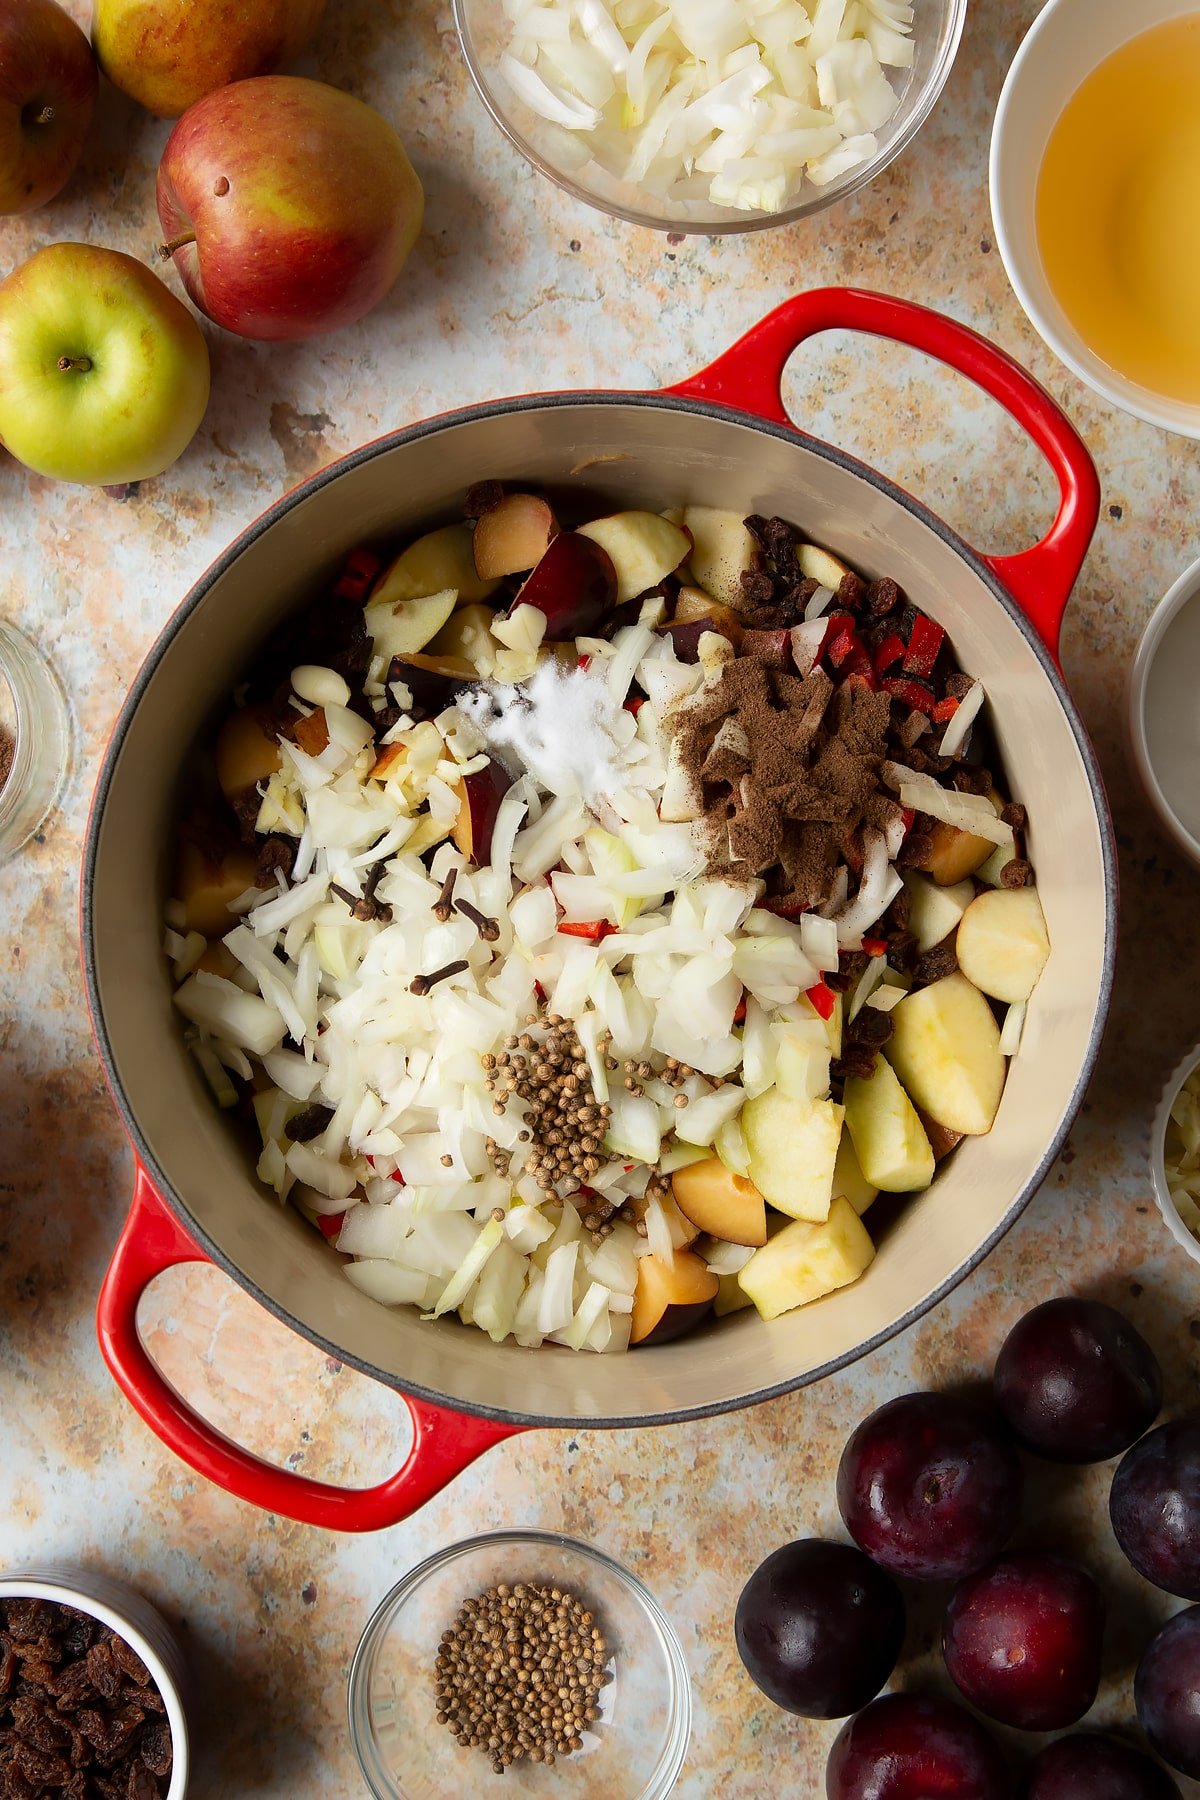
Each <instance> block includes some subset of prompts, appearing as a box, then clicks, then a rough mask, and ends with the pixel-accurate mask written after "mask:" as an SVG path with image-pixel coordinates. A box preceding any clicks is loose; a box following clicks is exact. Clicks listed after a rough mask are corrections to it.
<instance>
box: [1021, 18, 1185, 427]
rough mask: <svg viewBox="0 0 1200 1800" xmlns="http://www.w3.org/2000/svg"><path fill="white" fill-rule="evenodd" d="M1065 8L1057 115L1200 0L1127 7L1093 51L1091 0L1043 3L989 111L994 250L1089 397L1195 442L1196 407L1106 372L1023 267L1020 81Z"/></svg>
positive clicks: (1036, 323)
mask: <svg viewBox="0 0 1200 1800" xmlns="http://www.w3.org/2000/svg"><path fill="white" fill-rule="evenodd" d="M1072 6H1074V7H1077V8H1078V10H1079V14H1080V25H1079V32H1078V37H1079V39H1080V40H1081V42H1082V44H1083V45H1084V48H1083V49H1082V50H1081V51H1080V53H1079V58H1078V66H1077V67H1076V66H1074V65H1073V66H1072V67H1071V68H1069V69H1067V70H1066V71H1065V72H1064V75H1063V88H1062V93H1063V97H1062V102H1061V105H1060V113H1061V106H1062V105H1065V104H1066V102H1067V100H1069V99H1070V97H1071V95H1072V94H1074V93H1076V92H1077V91H1078V88H1079V86H1080V85H1081V83H1082V82H1084V81H1085V80H1086V79H1087V77H1088V76H1089V75H1090V74H1091V73H1092V72H1093V70H1095V69H1096V68H1098V67H1099V65H1100V64H1101V63H1102V62H1105V61H1106V60H1107V58H1108V57H1109V56H1110V55H1111V54H1112V53H1113V52H1114V50H1116V49H1119V48H1120V47H1121V46H1122V45H1123V44H1125V43H1129V42H1131V41H1132V40H1133V39H1134V38H1136V37H1140V36H1142V35H1143V33H1145V32H1146V31H1148V30H1152V29H1153V27H1154V26H1155V25H1156V24H1159V23H1164V22H1165V21H1166V20H1168V19H1171V18H1177V17H1180V16H1183V15H1185V14H1187V13H1192V12H1196V11H1200V0H1158V4H1156V5H1154V6H1152V8H1151V9H1150V14H1151V16H1149V17H1148V16H1146V9H1145V8H1138V7H1133V8H1130V9H1129V11H1128V20H1129V26H1128V30H1127V32H1126V33H1125V35H1124V36H1123V37H1122V38H1120V39H1119V40H1117V41H1115V42H1111V43H1110V42H1108V41H1107V40H1104V41H1103V47H1101V48H1098V49H1092V48H1091V47H1090V44H1091V39H1090V38H1089V32H1088V23H1089V16H1090V15H1089V8H1090V6H1091V0H1048V4H1047V5H1046V6H1045V7H1044V8H1043V9H1042V11H1041V12H1040V13H1039V14H1038V16H1037V18H1036V19H1035V20H1034V22H1033V24H1032V25H1031V26H1030V28H1029V30H1028V32H1027V33H1026V35H1025V37H1024V39H1023V41H1022V43H1021V46H1020V48H1019V49H1018V51H1017V54H1016V56H1015V57H1014V58H1013V61H1012V64H1011V65H1010V67H1009V71H1008V75H1007V76H1006V78H1005V82H1004V86H1003V88H1002V90H1001V93H1000V99H999V101H998V103H997V106H996V116H995V122H994V124H993V127H992V142H991V152H990V156H989V165H988V186H989V190H990V194H991V211H992V227H993V230H994V233H995V238H996V247H997V249H998V250H999V252H1000V257H1001V261H1002V262H1003V264H1004V268H1005V273H1006V274H1007V276H1008V279H1009V281H1010V283H1011V284H1012V288H1013V291H1014V292H1015V294H1016V296H1017V299H1018V300H1019V301H1020V303H1021V305H1022V307H1023V308H1024V311H1025V313H1026V315H1027V317H1028V318H1029V320H1030V323H1031V324H1032V325H1033V327H1034V329H1035V330H1036V331H1037V332H1038V334H1039V336H1040V337H1042V338H1043V339H1044V341H1045V342H1046V343H1047V344H1048V345H1049V347H1050V349H1051V350H1053V352H1054V354H1055V356H1057V357H1058V359H1059V361H1060V362H1062V363H1064V364H1065V365H1066V367H1067V368H1068V369H1070V370H1071V372H1072V374H1074V375H1077V376H1078V377H1079V379H1080V381H1082V382H1084V383H1085V384H1086V385H1087V386H1088V387H1089V388H1091V389H1092V391H1093V392H1094V393H1097V394H1099V395H1100V396H1101V397H1102V398H1103V399H1105V400H1107V401H1109V403H1110V404H1111V405H1113V406H1116V407H1118V408H1119V409H1120V410H1121V411H1122V412H1127V413H1131V414H1132V415H1133V416H1134V417H1135V418H1138V419H1144V420H1145V421H1146V423H1147V424H1149V425H1158V426H1160V427H1161V428H1162V429H1163V430H1164V431H1172V432H1177V433H1179V434H1180V435H1181V436H1184V437H1200V405H1189V404H1188V403H1187V402H1186V401H1177V400H1172V399H1171V398H1170V397H1169V396H1168V395H1165V394H1161V393H1158V392H1156V390H1155V389H1153V388H1148V387H1144V386H1142V384H1141V383H1140V382H1136V381H1133V380H1131V379H1130V378H1129V377H1127V376H1125V375H1122V374H1121V373H1120V371H1119V370H1116V369H1114V368H1112V367H1111V366H1110V365H1109V364H1108V363H1106V362H1105V361H1104V360H1103V358H1102V357H1100V356H1098V355H1096V354H1095V353H1094V352H1093V351H1091V350H1089V349H1088V347H1087V345H1086V343H1085V342H1084V340H1083V338H1082V337H1081V336H1080V335H1079V334H1078V333H1076V332H1075V331H1074V329H1073V328H1072V327H1071V326H1070V323H1069V321H1068V320H1067V319H1066V315H1065V314H1063V313H1062V312H1061V310H1060V309H1059V308H1058V306H1057V303H1056V302H1054V301H1053V298H1052V297H1051V304H1050V305H1049V306H1048V305H1047V304H1046V303H1045V300H1044V298H1043V296H1042V295H1041V294H1040V293H1039V292H1037V291H1036V289H1035V287H1034V286H1033V284H1032V283H1031V282H1030V280H1029V279H1028V278H1027V276H1026V273H1025V267H1026V265H1027V264H1028V263H1029V262H1030V261H1031V260H1032V261H1037V259H1038V251H1037V243H1036V237H1035V236H1034V234H1033V232H1032V229H1031V225H1030V220H1029V217H1028V216H1026V215H1025V211H1024V208H1023V207H1022V205H1021V200H1022V199H1024V198H1025V197H1026V193H1025V189H1024V187H1023V186H1022V189H1021V194H1020V196H1019V197H1018V195H1017V194H1015V193H1013V192H1010V182H1009V179H1008V176H1009V170H1010V167H1011V162H1012V159H1013V156H1014V154H1015V151H1016V145H1017V140H1021V141H1022V142H1027V140H1028V134H1029V117H1028V107H1027V106H1026V104H1025V102H1026V99H1027V95H1026V92H1025V87H1026V83H1027V82H1028V80H1029V79H1030V77H1031V72H1032V70H1033V68H1034V65H1035V63H1036V61H1037V59H1038V58H1039V57H1040V56H1042V55H1043V54H1047V53H1046V52H1045V51H1044V48H1043V40H1044V39H1045V38H1046V37H1047V36H1048V35H1049V34H1050V33H1052V32H1053V31H1054V30H1055V29H1056V28H1057V26H1058V24H1059V21H1060V16H1061V15H1062V14H1063V13H1064V12H1065V11H1067V10H1068V9H1069V8H1070V7H1072ZM1039 163H1040V158H1039ZM1031 240H1032V241H1031Z"/></svg>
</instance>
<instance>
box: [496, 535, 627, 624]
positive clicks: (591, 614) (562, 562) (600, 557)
mask: <svg viewBox="0 0 1200 1800" xmlns="http://www.w3.org/2000/svg"><path fill="white" fill-rule="evenodd" d="M486 516H488V517H490V516H491V515H490V514H489V515H486ZM480 522H481V523H482V520H481V521H480ZM616 597H617V572H616V570H615V568H614V567H613V561H612V558H611V556H610V555H609V554H608V551H607V550H605V549H604V548H603V546H602V545H600V544H597V543H594V542H593V540H592V539H591V538H589V537H584V536H583V534H582V533H581V532H578V531H563V532H560V533H559V535H558V536H557V537H556V538H555V539H554V541H553V543H552V544H550V546H549V548H548V549H547V550H546V551H545V552H544V554H543V555H542V558H541V560H540V561H539V562H538V563H537V565H536V566H535V568H534V569H533V571H532V573H531V574H530V576H529V579H528V580H527V581H526V583H525V585H524V586H523V587H522V588H521V590H520V592H519V593H518V595H517V599H516V602H515V604H516V605H518V606H536V607H537V609H538V611H539V612H540V613H544V614H545V616H546V636H547V637H548V638H558V639H562V638H575V637H585V636H586V635H587V634H588V632H590V631H593V630H594V629H595V627H596V626H597V625H599V623H600V621H601V620H602V619H603V618H604V616H605V614H606V613H608V612H611V610H612V608H613V606H614V605H615V603H616Z"/></svg>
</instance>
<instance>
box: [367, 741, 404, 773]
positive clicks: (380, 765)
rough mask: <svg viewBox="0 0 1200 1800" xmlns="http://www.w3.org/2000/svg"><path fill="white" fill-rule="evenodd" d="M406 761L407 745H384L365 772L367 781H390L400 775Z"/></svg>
mask: <svg viewBox="0 0 1200 1800" xmlns="http://www.w3.org/2000/svg"><path fill="white" fill-rule="evenodd" d="M407 761H408V746H407V744H385V745H384V746H383V749H382V750H381V751H380V752H379V755H378V756H377V757H376V758H375V761H374V762H373V763H372V764H371V767H370V768H369V769H368V770H367V780H368V781H390V780H391V779H392V777H393V776H395V775H399V774H400V772H401V770H402V769H403V767H404V765H405V763H406V762H407Z"/></svg>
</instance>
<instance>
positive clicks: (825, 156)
mask: <svg viewBox="0 0 1200 1800" xmlns="http://www.w3.org/2000/svg"><path fill="white" fill-rule="evenodd" d="M505 11H506V13H507V14H508V18H509V21H510V25H511V28H512V30H511V37H510V39H509V43H508V47H507V49H506V50H505V52H504V54H503V55H502V56H501V58H500V63H499V68H500V73H501V75H502V77H503V78H504V79H505V80H506V81H507V83H508V85H509V87H510V88H511V90H512V92H513V94H514V95H515V96H516V98H517V99H518V100H519V101H520V103H521V104H522V105H523V106H525V107H526V108H528V110H529V111H530V112H531V113H533V114H534V116H535V117H536V118H538V119H540V120H542V121H544V123H545V124H546V125H547V126H549V127H552V128H554V130H555V131H556V132H558V133H559V134H561V136H560V138H559V140H557V141H556V153H557V155H558V157H559V159H560V160H561V161H562V162H563V163H564V164H566V165H568V166H570V167H571V168H572V170H574V171H578V170H580V169H582V168H583V167H584V166H585V164H586V163H587V162H588V161H589V160H590V159H594V160H595V162H596V163H597V164H598V166H599V167H600V168H602V169H603V170H605V171H606V172H607V173H608V174H609V175H610V176H612V177H614V178H615V179H617V180H618V181H622V182H625V183H630V184H634V185H639V186H641V187H643V188H644V189H646V190H647V191H648V192H649V193H651V194H653V195H654V196H656V197H658V198H660V199H662V200H663V201H665V202H667V203H678V204H681V205H686V203H687V202H688V201H691V200H707V201H709V202H710V203H711V204H712V205H717V206H728V207H732V208H736V209H739V210H743V211H753V212H780V211H782V210H783V209H784V208H785V207H786V206H788V205H789V204H790V203H791V202H792V201H793V200H795V199H796V198H797V196H798V195H799V193H800V191H801V189H802V187H803V185H804V182H805V179H806V177H807V179H808V180H809V181H811V182H812V183H813V184H814V185H825V184H827V183H829V182H830V181H833V180H835V179H836V178H837V177H838V176H839V175H842V174H844V173H847V172H849V171H850V170H852V169H854V168H856V167H858V166H859V165H860V164H862V163H863V162H866V161H868V160H869V159H870V158H871V157H872V156H874V155H875V154H876V152H877V150H878V148H879V143H878V139H877V137H876V135H875V133H876V132H877V131H879V130H880V129H882V127H883V126H884V125H886V124H887V122H888V121H889V120H890V119H891V118H892V116H893V114H894V113H895V111H896V108H897V106H898V105H899V98H898V95H897V93H896V91H895V89H894V88H893V87H892V85H891V83H890V82H889V80H888V78H887V76H886V75H885V74H884V67H885V65H886V66H888V67H893V68H907V67H908V66H910V64H911V62H912V46H911V42H910V39H909V35H908V34H909V32H910V30H911V24H912V12H911V8H909V7H907V6H901V7H896V8H894V9H893V10H892V11H889V12H887V13H886V14H885V13H881V12H880V10H879V9H878V8H876V7H875V6H873V5H864V4H859V3H857V0H851V4H849V5H847V3H846V0H816V5H815V7H814V8H813V9H812V16H811V19H810V16H809V13H808V12H807V11H806V10H805V8H804V7H802V6H800V5H798V4H797V3H796V0H506V3H505ZM906 15H907V17H906ZM814 102H819V105H818V104H814ZM826 604H827V602H826ZM813 616H815V614H814V615H813Z"/></svg>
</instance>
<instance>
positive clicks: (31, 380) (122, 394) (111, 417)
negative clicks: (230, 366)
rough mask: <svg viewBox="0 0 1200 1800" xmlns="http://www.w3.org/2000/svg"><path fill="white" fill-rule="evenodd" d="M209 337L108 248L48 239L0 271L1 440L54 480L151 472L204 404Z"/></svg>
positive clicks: (136, 476) (159, 286)
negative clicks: (6, 272) (5, 273)
mask: <svg viewBox="0 0 1200 1800" xmlns="http://www.w3.org/2000/svg"><path fill="white" fill-rule="evenodd" d="M208 383H209V366H208V346H207V345H206V343H205V342H204V336H203V333H202V332H201V330H200V327H199V326H198V325H197V323H196V321H195V319H194V318H193V317H192V315H191V313H190V312H189V311H188V309H187V307H186V306H184V304H183V302H182V301H180V300H177V299H176V298H175V296H174V294H172V293H171V292H170V290H169V289H168V288H166V287H164V285H163V283H162V282H161V281H160V280H159V279H158V276H157V275H155V274H153V273H152V272H151V270H149V269H147V268H145V267H144V266H143V264H141V263H139V262H137V261H135V259H134V258H133V257H132V256H125V255H124V254H123V253H122V252H121V251H119V250H101V249H98V248H96V247H95V246H94V245H91V244H50V245H49V246H48V247H47V248H46V249H44V250H38V251H37V252H35V254H34V255H33V256H31V257H30V258H29V261H28V262H26V263H23V264H22V265H21V267H20V268H19V269H16V270H14V272H13V273H12V274H11V275H10V276H9V277H8V279H7V280H6V281H3V282H0V443H3V444H4V445H5V447H6V448H7V449H8V450H9V451H11V453H12V454H13V456H15V457H16V458H17V460H18V461H19V462H23V463H25V464H26V465H27V467H29V468H31V469H35V470H36V471H37V473H38V474H39V475H49V476H51V477H53V478H54V479H55V480H57V481H79V482H84V483H88V484H94V485H96V486H103V487H116V486H119V485H122V484H124V483H126V482H130V481H145V480H147V479H148V478H149V477H150V476H151V475H159V474H161V473H162V471H163V470H164V469H165V468H166V467H167V466H168V464H170V463H173V462H174V461H175V458H176V457H177V456H179V455H180V454H181V452H182V451H184V450H185V449H186V448H187V446H188V444H189V443H190V442H191V440H192V438H193V437H194V436H195V433H196V431H197V429H198V427H199V424H200V421H201V419H202V418H203V417H204V409H205V407H206V406H207V405H208Z"/></svg>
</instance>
